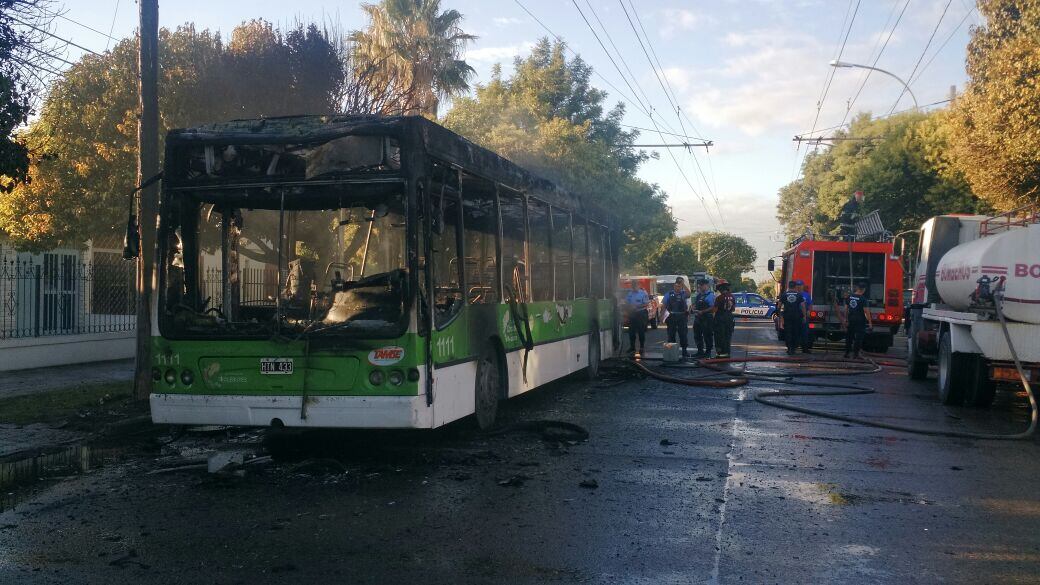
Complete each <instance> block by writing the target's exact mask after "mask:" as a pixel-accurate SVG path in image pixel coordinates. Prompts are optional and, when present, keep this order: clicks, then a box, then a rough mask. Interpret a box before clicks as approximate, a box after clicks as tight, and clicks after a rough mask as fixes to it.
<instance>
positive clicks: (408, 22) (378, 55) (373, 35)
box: [351, 0, 477, 117]
mask: <svg viewBox="0 0 1040 585" xmlns="http://www.w3.org/2000/svg"><path fill="white" fill-rule="evenodd" d="M440 4H441V3H440V0H381V2H379V4H362V5H361V9H362V10H364V11H365V13H366V14H368V17H369V26H368V28H367V29H365V30H363V31H356V32H354V33H353V34H352V35H351V40H352V41H353V42H354V45H355V57H356V58H357V59H359V60H362V61H365V62H367V63H371V64H374V65H377V66H378V73H377V74H376V78H377V81H379V82H382V83H384V84H387V85H396V86H398V92H399V93H400V94H402V95H407V96H408V98H407V100H408V102H409V103H408V104H407V105H406V106H404V107H403V110H404V112H405V113H408V114H419V113H422V114H426V115H429V116H431V117H436V116H437V107H438V104H439V101H440V99H441V98H444V97H448V96H457V95H461V94H462V93H464V92H466V91H468V90H469V80H470V79H471V78H472V77H473V75H474V73H475V72H474V71H473V68H472V67H470V66H469V65H468V64H467V63H466V62H465V61H464V60H463V59H462V58H461V57H462V53H463V51H464V50H465V48H466V44H467V43H468V42H469V41H472V40H474V39H476V38H477V37H475V36H473V35H471V34H466V33H465V32H463V31H462V28H461V24H462V14H460V13H459V12H458V11H457V10H445V11H444V12H441V8H440Z"/></svg>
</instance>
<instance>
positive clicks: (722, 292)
mask: <svg viewBox="0 0 1040 585" xmlns="http://www.w3.org/2000/svg"><path fill="white" fill-rule="evenodd" d="M715 289H716V290H718V291H719V294H718V295H716V297H715V305H714V313H715V349H716V351H717V352H718V354H717V355H718V357H720V358H727V357H729V352H730V342H731V341H732V340H733V328H734V327H735V326H736V322H735V321H734V319H733V311H735V310H736V308H737V299H736V298H735V297H734V296H733V293H731V292H729V282H727V281H726V279H725V278H720V279H719V281H718V283H717V284H716V285H715Z"/></svg>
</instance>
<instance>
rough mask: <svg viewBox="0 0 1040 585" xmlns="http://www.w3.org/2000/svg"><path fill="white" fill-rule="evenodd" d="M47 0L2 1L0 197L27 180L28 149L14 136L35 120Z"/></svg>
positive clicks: (45, 62) (44, 60)
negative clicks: (30, 119) (0, 193)
mask: <svg viewBox="0 0 1040 585" xmlns="http://www.w3.org/2000/svg"><path fill="white" fill-rule="evenodd" d="M51 18H52V16H51V13H50V2H47V1H45V0H0V192H3V193H9V192H10V191H11V190H12V189H14V187H15V185H17V184H19V183H22V182H25V181H26V180H28V178H29V149H28V148H27V147H26V145H25V143H24V141H23V140H22V139H21V138H20V137H19V136H17V135H16V131H17V130H18V129H19V128H21V127H22V126H23V125H25V124H26V123H27V122H28V120H29V116H30V115H32V114H33V109H34V105H35V104H36V102H37V99H38V97H39V95H40V94H41V93H42V92H43V90H44V86H45V83H44V82H45V78H46V76H47V73H48V72H50V71H53V70H52V69H51V68H50V67H49V63H50V58H49V57H48V56H47V53H48V52H49V51H47V49H46V48H45V47H43V45H45V41H44V38H45V37H44V33H42V32H40V31H41V30H46V27H47V26H48V24H49V23H50V20H51Z"/></svg>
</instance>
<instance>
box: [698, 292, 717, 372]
mask: <svg viewBox="0 0 1040 585" xmlns="http://www.w3.org/2000/svg"><path fill="white" fill-rule="evenodd" d="M714 307H715V293H713V292H711V287H709V286H708V281H707V280H706V279H704V278H701V279H698V280H697V296H695V297H694V299H693V315H694V316H693V341H694V343H696V344H697V353H696V354H694V357H711V348H712V346H713V345H714V341H715V331H714V325H715V319H714V314H713V313H712V310H713V309H714Z"/></svg>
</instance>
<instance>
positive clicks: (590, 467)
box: [0, 322, 1040, 584]
mask: <svg viewBox="0 0 1040 585" xmlns="http://www.w3.org/2000/svg"><path fill="white" fill-rule="evenodd" d="M770 334H771V333H770V330H769V325H768V324H766V323H762V322H757V323H741V324H740V325H739V327H738V331H737V333H736V336H735V347H736V346H739V347H747V348H748V349H749V350H750V351H751V352H752V353H755V354H762V353H779V352H780V351H781V348H780V346H779V344H777V343H776V342H775V341H773V340H772V339H771V337H770ZM660 335H662V332H661V331H658V332H656V333H654V337H652V339H655V338H656V339H657V340H658V341H659V337H660ZM739 353H740V352H738V354H739ZM817 353H818V354H819V353H820V352H817ZM896 353H898V352H896ZM759 367H765V366H759ZM669 372H671V373H673V374H676V375H685V376H698V375H703V373H702V371H698V370H690V369H687V370H669ZM831 379H834V380H837V378H830V377H824V378H816V379H814V381H817V382H819V381H826V380H831ZM840 380H841V381H843V382H845V383H849V382H854V383H857V384H860V385H863V386H865V387H871V388H874V389H876V390H877V393H876V394H870V395H865V396H847V397H837V398H831V397H828V398H799V399H790V400H792V401H794V400H797V401H798V403H800V404H806V405H814V406H817V407H821V408H827V409H831V410H833V411H834V412H840V413H845V414H853V415H860V416H869V417H878V418H883V419H885V420H890V421H899V422H902V423H906V424H917V425H923V426H929V427H934V428H947V429H960V430H967V429H980V430H1004V431H1012V430H1018V429H1020V428H1021V427H1023V426H1024V425H1025V421H1026V410H1025V409H1024V408H1023V405H1022V399H1021V397H1020V396H1016V395H1015V394H1014V393H1012V392H1006V393H1002V395H1001V396H1000V397H998V401H997V404H996V405H995V406H994V407H993V408H992V409H990V410H986V411H977V410H971V409H952V408H943V407H941V406H940V405H939V404H938V403H937V401H936V399H935V396H934V380H929V381H928V382H910V381H908V379H907V378H906V376H905V373H904V372H903V370H902V369H897V368H885V370H884V371H883V372H881V373H878V374H871V375H866V376H862V375H861V376H856V377H845V378H841V379H840ZM771 386H772V385H771V384H768V383H759V382H756V383H754V384H753V385H752V386H746V387H743V388H736V389H728V390H718V389H707V388H689V387H685V386H677V385H671V384H665V383H661V382H656V381H647V380H636V379H629V380H625V381H608V382H606V383H601V384H599V385H594V384H589V383H586V382H582V381H578V380H568V381H564V382H560V383H556V384H553V385H551V386H549V387H546V388H544V389H541V390H539V391H537V392H534V393H531V394H529V395H527V396H524V397H520V398H518V399H514V400H512V401H510V402H509V403H508V405H507V406H506V407H505V409H504V411H505V412H504V418H505V420H506V422H507V423H508V422H515V421H529V420H541V419H552V420H564V421H569V422H573V423H577V424H580V425H582V426H584V427H585V428H587V429H588V430H589V433H590V437H589V439H588V440H587V441H583V442H577V443H575V444H571V443H568V442H566V441H562V442H561V441H559V440H545V439H544V438H543V437H540V436H538V435H536V434H531V433H524V432H507V433H503V434H499V435H492V436H487V435H481V434H478V433H476V432H475V431H473V430H472V429H471V427H470V425H468V424H465V423H463V424H457V425H452V426H449V427H448V428H445V429H441V430H438V431H435V432H408V433H400V432H392V433H385V432H384V433H373V432H364V433H359V432H351V433H322V434H318V435H308V436H305V437H303V438H302V439H297V440H295V441H292V442H290V443H289V446H290V447H291V448H293V449H296V450H297V451H298V452H297V453H296V454H295V455H291V456H289V457H287V458H284V459H279V460H278V461H276V462H273V463H270V464H266V465H263V464H259V465H254V466H250V467H249V468H248V469H247V473H246V474H245V475H244V476H242V477H220V476H217V475H210V474H207V473H206V470H205V469H188V470H183V471H174V472H163V473H154V472H155V471H157V470H160V469H161V468H162V467H165V466H169V465H174V464H176V463H177V461H178V460H180V461H190V460H192V458H193V457H197V456H198V455H199V454H202V453H204V452H205V451H206V450H208V449H213V448H221V449H227V448H229V447H232V446H238V447H242V448H247V449H250V448H252V449H255V448H257V444H256V442H257V440H258V437H259V436H260V434H259V433H245V434H239V435H236V436H234V437H233V439H232V440H233V444H232V443H229V442H228V440H227V438H226V437H225V436H224V435H221V434H219V433H218V434H216V435H205V434H199V433H194V434H189V435H188V436H187V437H185V438H181V439H179V440H178V441H176V442H174V443H171V444H170V445H168V446H166V447H164V448H163V450H162V451H161V452H160V451H157V450H152V451H148V450H144V449H141V448H130V449H128V450H127V451H126V452H125V453H124V454H123V455H122V456H120V457H118V458H117V461H116V462H114V463H112V464H110V465H108V466H105V467H103V468H101V469H97V470H94V471H91V472H89V473H87V474H85V475H78V476H73V477H69V478H66V479H64V480H61V481H59V482H57V483H54V484H52V485H48V486H46V487H45V488H42V489H39V490H38V491H36V492H35V493H33V494H32V495H31V496H30V497H28V498H27V499H24V500H22V501H21V502H19V503H18V504H17V505H16V506H15V507H14V508H13V509H10V510H8V511H6V512H3V513H0V583H5V584H7V583H63V584H64V583H134V584H137V583H250V584H253V583H317V582H322V583H423V584H427V583H429V584H433V583H647V584H650V583H653V584H661V583H683V584H686V583H738V582H739V583H940V582H945V583H1036V582H1038V581H1040V530H1038V527H1040V494H1038V490H1037V489H1036V486H1035V484H1036V478H1037V477H1038V475H1040V448H1038V447H1040V442H1038V441H1036V440H1033V441H1028V442H993V441H986V442H982V441H969V440H959V439H947V438H933V437H923V436H915V435H908V434H903V433H896V432H890V431H883V430H878V429H873V428H867V427H859V426H850V425H846V424H843V423H840V422H837V421H832V420H828V419H821V418H816V417H809V416H805V415H800V414H796V413H793V412H789V411H784V410H780V409H776V408H771V407H768V406H765V405H762V404H759V403H757V402H754V401H753V400H751V397H752V396H753V395H754V394H755V393H757V392H760V391H762V390H768V389H769V388H770V387H771ZM592 486H595V487H592Z"/></svg>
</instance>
